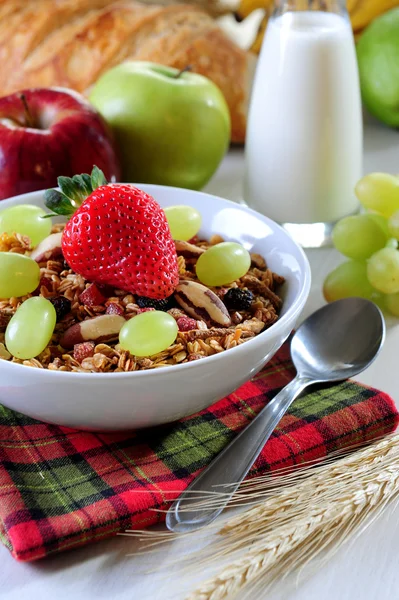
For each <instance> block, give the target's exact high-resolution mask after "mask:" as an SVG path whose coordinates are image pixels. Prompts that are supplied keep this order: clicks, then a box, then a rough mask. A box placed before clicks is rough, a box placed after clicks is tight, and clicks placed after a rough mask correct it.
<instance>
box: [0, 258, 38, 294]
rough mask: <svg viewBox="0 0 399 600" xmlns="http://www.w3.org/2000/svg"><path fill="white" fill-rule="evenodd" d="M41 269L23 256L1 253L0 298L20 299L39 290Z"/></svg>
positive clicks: (34, 262)
mask: <svg viewBox="0 0 399 600" xmlns="http://www.w3.org/2000/svg"><path fill="white" fill-rule="evenodd" d="M39 280H40V268H39V265H38V264H37V262H36V261H34V260H32V259H31V258H29V257H28V256H24V255H23V254H16V253H14V252H0V298H13V297H16V298H19V297H20V296H25V295H26V294H30V293H31V292H33V290H35V289H36V288H37V286H38V285H39Z"/></svg>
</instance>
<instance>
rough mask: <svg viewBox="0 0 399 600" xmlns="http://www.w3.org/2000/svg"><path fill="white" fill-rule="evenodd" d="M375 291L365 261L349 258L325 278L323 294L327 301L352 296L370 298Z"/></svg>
mask: <svg viewBox="0 0 399 600" xmlns="http://www.w3.org/2000/svg"><path fill="white" fill-rule="evenodd" d="M373 293H374V289H373V287H372V285H371V284H370V283H369V281H368V279H367V265H366V263H365V262H360V261H357V260H348V261H346V262H344V263H342V264H340V265H338V267H336V268H335V269H334V270H333V271H331V273H330V274H329V275H327V277H326V279H325V280H324V285H323V295H324V298H325V299H326V300H327V302H334V301H335V300H340V299H341V298H349V297H351V296H357V297H360V298H367V299H369V298H371V297H372V295H373Z"/></svg>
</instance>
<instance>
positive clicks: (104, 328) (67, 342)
mask: <svg viewBox="0 0 399 600" xmlns="http://www.w3.org/2000/svg"><path fill="white" fill-rule="evenodd" d="M125 323H126V321H125V319H124V318H123V317H121V316H120V315H99V316H98V317H93V318H92V319H86V321H82V322H81V323H75V325H72V326H71V327H69V329H67V330H66V331H65V333H64V335H63V336H62V338H61V339H60V345H61V346H62V347H63V348H73V347H74V345H75V344H80V343H81V342H86V341H89V340H90V341H93V342H97V343H98V342H104V341H110V340H115V339H117V337H118V335H119V332H120V330H121V328H122V326H123V325H124V324H125Z"/></svg>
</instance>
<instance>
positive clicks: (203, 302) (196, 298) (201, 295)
mask: <svg viewBox="0 0 399 600" xmlns="http://www.w3.org/2000/svg"><path fill="white" fill-rule="evenodd" d="M174 295H175V298H176V300H177V302H178V303H179V304H180V306H181V307H183V308H184V310H185V311H186V313H187V314H189V315H190V316H191V317H194V319H199V320H202V321H205V323H206V324H207V325H211V324H212V323H217V324H218V325H223V326H224V327H229V325H231V319H230V315H229V312H228V310H227V308H226V307H225V305H224V304H223V302H222V301H221V300H220V298H218V297H217V296H216V294H215V293H214V292H212V290H210V289H208V288H207V287H205V286H204V285H202V284H201V283H197V282H196V281H181V282H180V283H179V285H178V286H177V288H176V290H175V294H174Z"/></svg>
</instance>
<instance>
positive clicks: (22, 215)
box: [0, 204, 52, 247]
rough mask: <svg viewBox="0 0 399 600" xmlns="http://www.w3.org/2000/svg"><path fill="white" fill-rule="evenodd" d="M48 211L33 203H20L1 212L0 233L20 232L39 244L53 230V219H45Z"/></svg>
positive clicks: (35, 244) (33, 243)
mask: <svg viewBox="0 0 399 600" xmlns="http://www.w3.org/2000/svg"><path fill="white" fill-rule="evenodd" d="M45 214H46V212H45V211H44V210H43V209H42V208H40V207H39V206H34V205H33V204H19V205H18V206H11V207H10V208H6V209H5V210H2V211H1V212H0V233H8V234H9V235H11V234H12V233H20V234H21V235H27V236H28V237H29V238H30V241H31V243H32V246H33V247H34V246H37V245H38V243H39V242H41V241H42V240H44V238H46V237H47V236H48V235H50V232H51V227H52V223H51V219H43V218H42V217H43V215H45Z"/></svg>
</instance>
